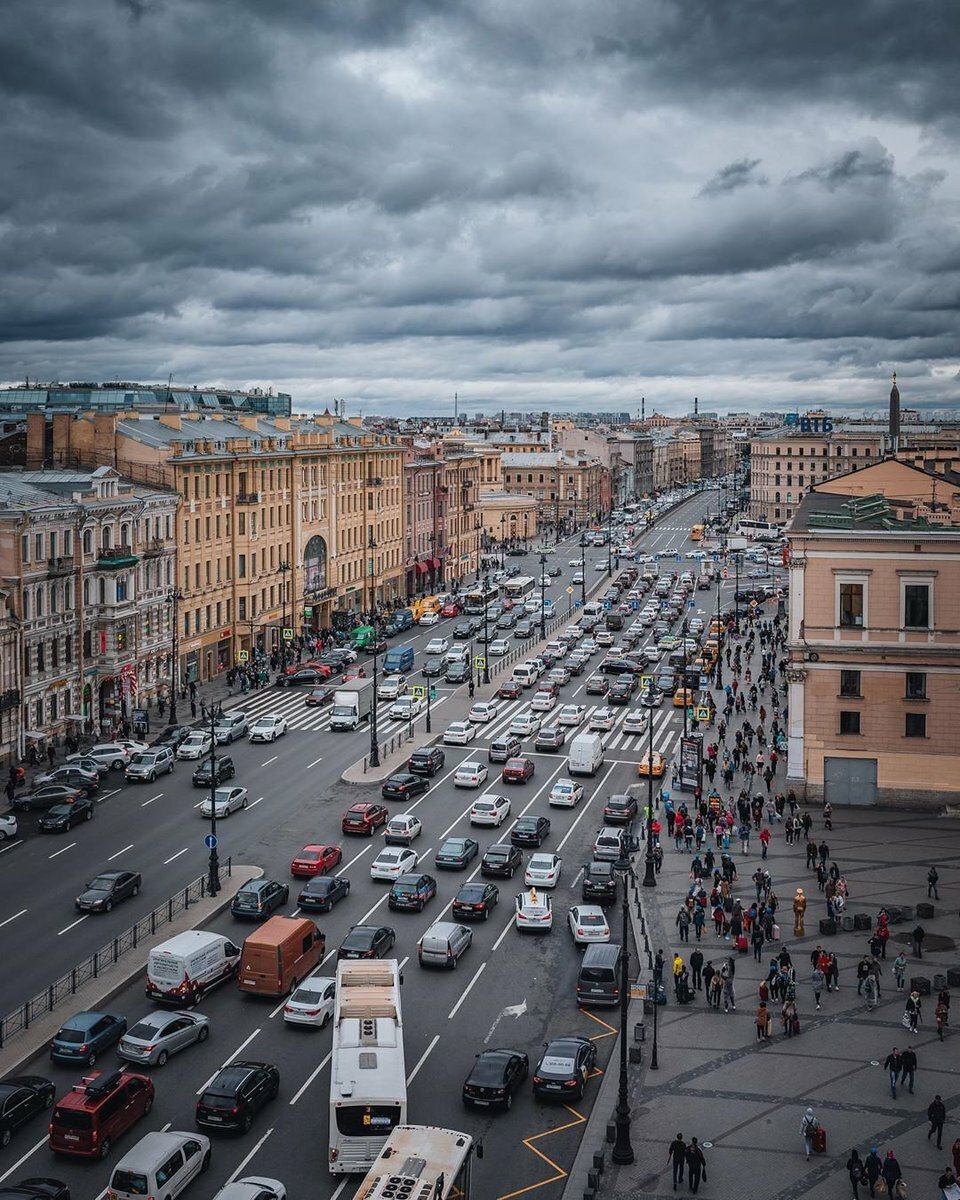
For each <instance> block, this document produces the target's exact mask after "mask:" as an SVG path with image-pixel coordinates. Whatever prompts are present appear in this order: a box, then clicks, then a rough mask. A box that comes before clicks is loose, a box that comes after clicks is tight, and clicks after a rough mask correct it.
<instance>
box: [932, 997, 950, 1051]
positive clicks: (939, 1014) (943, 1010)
mask: <svg viewBox="0 0 960 1200" xmlns="http://www.w3.org/2000/svg"><path fill="white" fill-rule="evenodd" d="M935 1016H936V1018H937V1037H938V1038H939V1039H940V1041H941V1042H942V1041H943V1031H944V1029H946V1027H947V1026H948V1025H949V1024H950V1005H949V1004H944V1002H943V1001H942V1000H938V1001H937V1008H936V1013H935Z"/></svg>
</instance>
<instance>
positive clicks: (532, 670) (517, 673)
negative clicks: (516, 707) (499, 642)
mask: <svg viewBox="0 0 960 1200" xmlns="http://www.w3.org/2000/svg"><path fill="white" fill-rule="evenodd" d="M539 678H540V676H539V675H538V673H537V669H536V667H532V666H530V664H529V663H520V665H519V666H517V667H514V668H513V681H514V683H518V684H519V685H520V686H521V687H522V688H529V687H533V685H534V684H535V683H536V682H537V680H538V679H539Z"/></svg>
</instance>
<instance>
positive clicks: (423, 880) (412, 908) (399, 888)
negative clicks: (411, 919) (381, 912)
mask: <svg viewBox="0 0 960 1200" xmlns="http://www.w3.org/2000/svg"><path fill="white" fill-rule="evenodd" d="M436 894H437V881H436V880H435V879H434V877H433V876H432V875H427V874H426V873H425V872H423V871H409V872H408V873H407V874H406V875H401V876H399V878H397V879H395V880H394V881H393V887H392V888H391V889H390V895H389V896H388V897H387V908H389V909H392V910H393V911H395V912H423V910H424V908H425V907H426V904H427V901H428V900H432V899H433V897H434V896H435V895H436Z"/></svg>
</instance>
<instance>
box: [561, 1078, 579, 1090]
mask: <svg viewBox="0 0 960 1200" xmlns="http://www.w3.org/2000/svg"><path fill="white" fill-rule="evenodd" d="M563 1086H564V1087H565V1088H572V1087H576V1086H577V1081H576V1080H575V1079H565V1080H564V1081H563Z"/></svg>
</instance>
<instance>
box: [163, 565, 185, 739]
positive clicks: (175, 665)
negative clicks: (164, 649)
mask: <svg viewBox="0 0 960 1200" xmlns="http://www.w3.org/2000/svg"><path fill="white" fill-rule="evenodd" d="M182 599H183V593H182V592H181V591H180V589H179V588H175V587H173V588H170V590H169V591H168V592H167V603H168V604H169V605H170V606H171V608H172V610H173V658H172V659H171V662H170V717H169V720H168V721H167V724H168V725H176V723H177V677H178V676H179V674H180V625H179V619H178V614H177V605H178V604H179V603H180V601H181V600H182Z"/></svg>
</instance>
